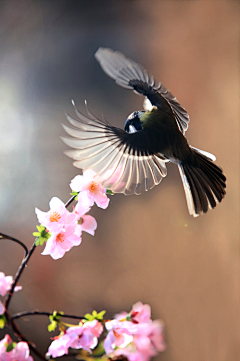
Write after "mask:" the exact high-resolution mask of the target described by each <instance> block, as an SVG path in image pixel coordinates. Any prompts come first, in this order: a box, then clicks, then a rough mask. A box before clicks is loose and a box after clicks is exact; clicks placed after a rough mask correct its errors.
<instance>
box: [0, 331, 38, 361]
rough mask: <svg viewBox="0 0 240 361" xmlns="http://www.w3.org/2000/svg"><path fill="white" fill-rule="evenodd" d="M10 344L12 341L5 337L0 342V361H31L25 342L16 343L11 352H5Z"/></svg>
mask: <svg viewBox="0 0 240 361" xmlns="http://www.w3.org/2000/svg"><path fill="white" fill-rule="evenodd" d="M11 344H12V339H11V337H10V336H9V335H6V336H5V337H4V339H2V340H1V341H0V360H1V361H33V358H32V356H30V353H29V347H28V344H27V342H23V341H22V342H18V343H17V344H16V345H14V344H13V346H15V347H14V348H13V349H12V350H11V351H8V352H7V351H6V350H7V347H8V346H9V345H11Z"/></svg>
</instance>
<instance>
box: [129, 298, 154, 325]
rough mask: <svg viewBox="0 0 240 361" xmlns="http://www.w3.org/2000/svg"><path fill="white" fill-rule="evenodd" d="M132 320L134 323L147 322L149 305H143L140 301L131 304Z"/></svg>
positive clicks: (149, 314) (149, 310)
mask: <svg viewBox="0 0 240 361" xmlns="http://www.w3.org/2000/svg"><path fill="white" fill-rule="evenodd" d="M130 315H131V317H132V321H133V322H135V323H141V322H149V321H150V317H151V307H150V306H149V305H147V304H146V305H144V304H143V303H142V302H137V303H135V304H134V305H133V308H132V310H131V312H130Z"/></svg>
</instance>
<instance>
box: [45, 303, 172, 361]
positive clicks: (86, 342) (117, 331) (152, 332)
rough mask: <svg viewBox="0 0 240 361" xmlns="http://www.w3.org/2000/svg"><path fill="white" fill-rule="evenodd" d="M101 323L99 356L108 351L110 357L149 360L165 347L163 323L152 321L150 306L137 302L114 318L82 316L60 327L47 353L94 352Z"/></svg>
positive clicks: (55, 355) (57, 355) (60, 354)
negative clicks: (91, 318)
mask: <svg viewBox="0 0 240 361" xmlns="http://www.w3.org/2000/svg"><path fill="white" fill-rule="evenodd" d="M96 317H97V314H96ZM62 325H63V324H61V330H62ZM103 325H104V326H105V331H106V333H104V335H105V334H106V336H105V339H104V341H103V354H102V356H103V355H107V356H108V358H109V359H116V358H118V357H120V356H124V357H126V358H127V359H128V360H129V361H149V360H150V358H151V357H152V356H155V355H157V353H158V352H160V351H164V350H165V348H166V346H165V341H164V334H163V329H164V326H163V323H162V322H161V321H159V320H156V321H152V320H151V308H150V306H149V305H147V304H145V305H144V304H142V303H141V302H137V303H136V304H135V305H133V308H132V310H131V311H130V313H126V312H122V313H121V314H118V315H116V316H115V318H114V319H113V320H107V321H104V320H99V319H94V320H91V321H89V320H86V319H85V320H81V322H80V323H79V325H77V326H72V327H69V328H68V329H67V330H66V329H64V330H62V331H61V333H60V335H59V336H57V337H56V338H55V339H54V341H53V342H52V343H51V345H50V346H49V349H48V352H47V354H46V355H47V356H48V357H50V356H51V357H59V356H63V355H65V354H68V352H69V348H72V349H83V350H86V351H88V352H89V353H93V356H94V352H95V350H97V349H98V346H99V345H100V343H101V341H99V339H98V338H99V337H100V336H101V335H102V334H103V331H104V327H103ZM94 349H95V350H94Z"/></svg>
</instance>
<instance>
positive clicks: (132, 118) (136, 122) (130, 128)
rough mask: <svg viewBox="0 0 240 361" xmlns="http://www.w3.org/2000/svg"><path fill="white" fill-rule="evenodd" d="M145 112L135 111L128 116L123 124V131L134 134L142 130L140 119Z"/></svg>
mask: <svg viewBox="0 0 240 361" xmlns="http://www.w3.org/2000/svg"><path fill="white" fill-rule="evenodd" d="M144 113H145V111H140V110H139V111H137V112H133V113H132V114H130V115H129V116H128V118H127V120H126V122H125V125H124V130H125V131H126V132H128V133H135V132H138V131H139V130H141V129H142V122H141V117H142V115H143V114H144Z"/></svg>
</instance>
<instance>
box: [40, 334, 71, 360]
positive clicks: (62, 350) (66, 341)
mask: <svg viewBox="0 0 240 361" xmlns="http://www.w3.org/2000/svg"><path fill="white" fill-rule="evenodd" d="M77 337H78V336H77V334H73V333H72V334H67V333H65V334H64V335H62V336H58V337H56V339H55V340H54V341H53V342H52V343H51V345H50V346H49V348H48V352H47V353H46V356H48V357H49V356H52V357H59V356H63V355H67V354H68V349H69V347H71V345H72V343H73V342H74V341H75V339H76V338H77Z"/></svg>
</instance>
